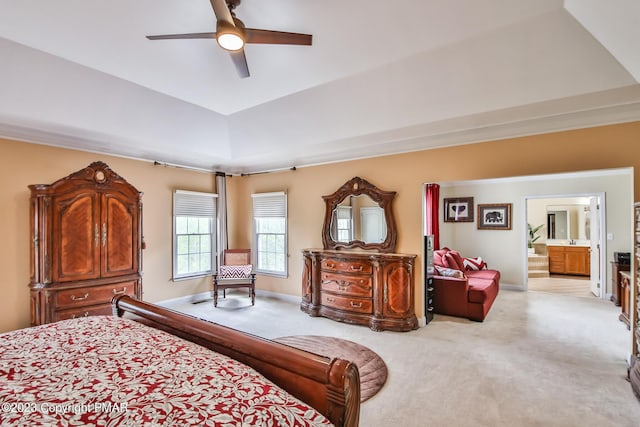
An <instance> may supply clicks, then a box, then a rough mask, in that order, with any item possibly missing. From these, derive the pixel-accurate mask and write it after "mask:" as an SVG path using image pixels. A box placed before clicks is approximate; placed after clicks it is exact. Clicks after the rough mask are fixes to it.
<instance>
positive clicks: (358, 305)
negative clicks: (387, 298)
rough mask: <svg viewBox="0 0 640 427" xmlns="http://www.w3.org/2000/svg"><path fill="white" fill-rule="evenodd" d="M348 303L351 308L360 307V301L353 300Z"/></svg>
mask: <svg viewBox="0 0 640 427" xmlns="http://www.w3.org/2000/svg"><path fill="white" fill-rule="evenodd" d="M349 304H351V307H353V308H362V303H361V302H359V303H357V304H356V303H355V302H353V301H349Z"/></svg>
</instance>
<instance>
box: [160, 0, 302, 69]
mask: <svg viewBox="0 0 640 427" xmlns="http://www.w3.org/2000/svg"><path fill="white" fill-rule="evenodd" d="M210 1H211V6H212V7H213V13H214V14H215V16H216V32H215V33H190V34H165V35H158V36H147V38H148V39H149V40H168V39H216V41H217V42H218V44H219V45H220V47H222V48H223V49H226V50H228V51H229V53H230V54H231V60H232V61H233V63H234V65H235V66H236V70H237V71H238V75H239V76H240V77H241V78H245V77H249V67H248V65H247V58H246V56H245V54H244V45H245V44H247V43H259V44H293V45H306V46H310V45H311V39H312V36H311V34H300V33H287V32H284V31H272V30H257V29H254V28H245V26H244V23H243V22H242V21H241V20H239V19H238V18H236V15H235V13H234V9H235V8H236V7H237V6H238V5H239V4H240V1H241V0H210Z"/></svg>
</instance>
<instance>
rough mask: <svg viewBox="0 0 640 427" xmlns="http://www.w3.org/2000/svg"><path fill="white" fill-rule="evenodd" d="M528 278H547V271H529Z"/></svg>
mask: <svg viewBox="0 0 640 427" xmlns="http://www.w3.org/2000/svg"><path fill="white" fill-rule="evenodd" d="M528 276H529V277H549V271H543V270H529V273H528Z"/></svg>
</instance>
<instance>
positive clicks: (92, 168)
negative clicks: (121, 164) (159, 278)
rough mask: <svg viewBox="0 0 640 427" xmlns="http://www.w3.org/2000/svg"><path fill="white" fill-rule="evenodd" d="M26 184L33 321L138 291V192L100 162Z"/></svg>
mask: <svg viewBox="0 0 640 427" xmlns="http://www.w3.org/2000/svg"><path fill="white" fill-rule="evenodd" d="M29 189H30V190H31V200H30V203H31V205H30V215H31V221H30V222H31V236H30V241H31V274H30V275H31V279H30V283H29V288H30V294H31V324H32V325H41V324H44V323H50V322H56V321H58V320H64V319H71V318H75V317H80V316H93V315H100V314H111V299H112V298H113V297H114V296H116V295H122V294H127V295H132V296H134V297H137V298H141V296H142V283H141V282H142V281H141V272H140V271H141V249H142V203H141V197H142V193H140V192H139V191H138V190H136V189H135V188H134V187H133V186H132V185H131V184H129V183H128V182H127V181H126V180H125V179H124V178H122V177H120V176H119V175H118V174H116V173H115V172H113V171H112V170H111V169H110V168H109V166H107V165H106V164H105V163H102V162H94V163H92V164H91V165H89V166H88V167H86V168H84V169H82V170H80V171H77V172H75V173H72V174H71V175H69V176H66V177H64V178H62V179H59V180H57V181H56V182H54V183H53V184H38V185H30V186H29Z"/></svg>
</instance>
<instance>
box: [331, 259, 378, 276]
mask: <svg viewBox="0 0 640 427" xmlns="http://www.w3.org/2000/svg"><path fill="white" fill-rule="evenodd" d="M320 269H322V270H323V271H340V272H344V273H362V274H371V272H372V271H373V270H372V267H371V263H370V262H367V261H359V260H353V261H343V260H339V259H327V258H325V259H323V260H322V262H321V265H320Z"/></svg>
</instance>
